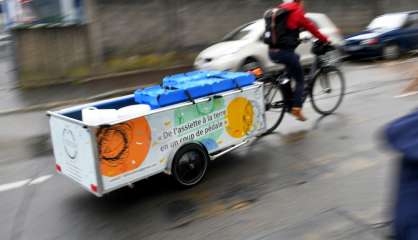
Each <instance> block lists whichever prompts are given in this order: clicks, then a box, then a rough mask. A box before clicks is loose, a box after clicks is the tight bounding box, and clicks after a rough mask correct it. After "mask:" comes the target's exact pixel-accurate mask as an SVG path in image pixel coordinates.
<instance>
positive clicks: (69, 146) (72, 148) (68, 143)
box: [62, 128, 78, 159]
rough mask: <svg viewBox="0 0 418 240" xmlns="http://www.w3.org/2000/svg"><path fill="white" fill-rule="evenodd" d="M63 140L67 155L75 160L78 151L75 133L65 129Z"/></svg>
mask: <svg viewBox="0 0 418 240" xmlns="http://www.w3.org/2000/svg"><path fill="white" fill-rule="evenodd" d="M62 140H63V144H64V150H65V153H67V155H68V157H70V158H71V159H75V158H76V157H77V153H78V150H77V142H76V140H75V137H74V134H73V132H72V131H71V130H70V129H68V128H65V129H64V131H63V132H62Z"/></svg>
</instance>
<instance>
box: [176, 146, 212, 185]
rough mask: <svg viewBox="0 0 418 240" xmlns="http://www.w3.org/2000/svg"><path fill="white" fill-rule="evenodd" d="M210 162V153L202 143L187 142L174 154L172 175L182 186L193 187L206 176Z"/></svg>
mask: <svg viewBox="0 0 418 240" xmlns="http://www.w3.org/2000/svg"><path fill="white" fill-rule="evenodd" d="M208 162H209V156H208V153H207V152H206V150H205V149H204V148H203V147H202V146H201V145H200V144H197V143H190V144H187V145H186V146H184V147H182V148H180V149H179V150H178V151H177V153H176V154H175V156H174V159H173V165H172V175H173V177H174V179H175V181H176V182H177V184H178V185H179V186H180V187H183V188H188V187H193V186H195V185H197V184H198V183H199V182H200V181H201V180H202V179H203V177H204V176H205V174H206V170H207V168H208Z"/></svg>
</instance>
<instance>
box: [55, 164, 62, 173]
mask: <svg viewBox="0 0 418 240" xmlns="http://www.w3.org/2000/svg"><path fill="white" fill-rule="evenodd" d="M55 169H56V170H57V172H59V173H60V172H62V169H61V166H60V165H59V164H55Z"/></svg>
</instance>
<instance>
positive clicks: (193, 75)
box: [163, 71, 222, 87]
mask: <svg viewBox="0 0 418 240" xmlns="http://www.w3.org/2000/svg"><path fill="white" fill-rule="evenodd" d="M221 74H222V72H220V71H193V72H188V73H181V74H176V75H172V76H168V77H165V78H164V79H163V87H173V85H175V84H180V83H187V82H192V81H200V80H204V79H207V78H211V77H216V76H219V75H221Z"/></svg>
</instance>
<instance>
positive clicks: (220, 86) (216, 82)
mask: <svg viewBox="0 0 418 240" xmlns="http://www.w3.org/2000/svg"><path fill="white" fill-rule="evenodd" d="M208 81H210V82H211V84H210V86H211V87H212V93H213V94H215V93H220V92H226V91H229V90H232V89H235V88H237V87H238V86H237V84H236V83H235V82H234V81H233V80H230V79H222V78H210V79H208Z"/></svg>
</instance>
